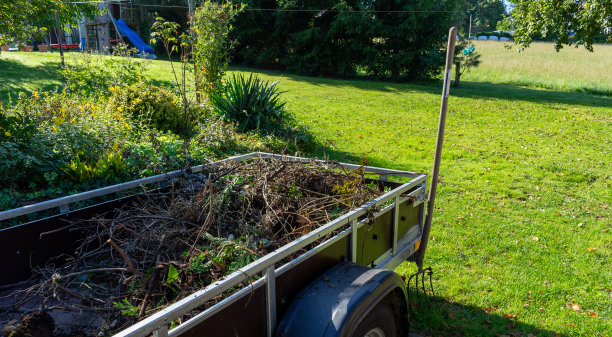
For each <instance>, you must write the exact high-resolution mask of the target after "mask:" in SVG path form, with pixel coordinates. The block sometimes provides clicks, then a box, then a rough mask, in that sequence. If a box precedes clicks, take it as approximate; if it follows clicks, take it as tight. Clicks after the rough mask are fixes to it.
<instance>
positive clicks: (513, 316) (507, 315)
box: [504, 314, 516, 318]
mask: <svg viewBox="0 0 612 337" xmlns="http://www.w3.org/2000/svg"><path fill="white" fill-rule="evenodd" d="M504 317H506V318H516V314H505V315H504Z"/></svg>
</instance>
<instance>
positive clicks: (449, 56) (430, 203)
mask: <svg viewBox="0 0 612 337" xmlns="http://www.w3.org/2000/svg"><path fill="white" fill-rule="evenodd" d="M456 39H457V28H455V27H452V28H451V29H450V30H449V32H448V45H447V47H446V48H447V49H446V68H445V70H444V85H443V86H442V103H441V105H440V120H439V122H438V138H437V140H436V153H435V156H434V164H433V169H432V172H431V188H430V190H429V198H428V200H427V216H426V218H425V225H424V226H423V234H422V236H421V246H420V248H419V251H418V254H417V258H416V263H417V266H418V267H419V270H421V269H422V268H423V259H424V258H425V251H426V250H427V242H428V241H429V232H430V231H431V219H432V217H433V211H434V204H435V201H436V189H437V186H438V172H439V171H440V158H441V157H442V143H443V142H444V126H445V125H446V108H447V106H448V91H449V89H450V77H451V70H452V68H453V58H454V56H455V42H456Z"/></svg>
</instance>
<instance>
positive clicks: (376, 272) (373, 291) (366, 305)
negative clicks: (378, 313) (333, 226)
mask: <svg viewBox="0 0 612 337" xmlns="http://www.w3.org/2000/svg"><path fill="white" fill-rule="evenodd" d="M383 300H385V301H388V304H389V305H391V306H392V309H393V312H394V316H395V323H396V324H395V326H396V329H399V330H398V336H400V335H407V332H408V328H407V326H408V315H407V312H406V308H407V293H406V286H405V283H404V281H403V280H402V278H401V277H400V276H399V275H398V274H396V273H394V272H392V271H389V270H384V269H375V268H368V267H364V266H360V265H357V264H354V263H351V262H344V263H341V264H339V265H336V266H334V267H333V268H331V269H330V270H328V271H327V272H325V273H324V274H323V275H321V276H320V277H319V278H317V279H316V280H314V281H313V282H312V283H310V284H309V285H308V286H307V287H306V288H304V289H303V290H302V291H300V293H299V294H298V295H297V296H296V297H295V299H294V300H293V302H292V303H291V304H290V306H289V307H288V308H287V311H286V313H285V314H284V316H283V318H282V320H281V322H280V324H279V325H278V326H277V328H276V333H275V336H276V337H289V336H291V337H302V336H303V337H315V336H317V337H318V336H321V337H323V336H325V337H336V336H338V337H341V336H342V337H351V336H352V335H353V333H354V332H355V329H356V328H357V326H358V325H359V323H360V322H361V321H362V320H363V319H364V318H365V317H366V316H367V315H368V313H370V311H372V309H374V308H375V307H376V305H377V304H379V303H380V302H381V301H383Z"/></svg>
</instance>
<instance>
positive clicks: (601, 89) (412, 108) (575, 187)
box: [0, 42, 612, 336]
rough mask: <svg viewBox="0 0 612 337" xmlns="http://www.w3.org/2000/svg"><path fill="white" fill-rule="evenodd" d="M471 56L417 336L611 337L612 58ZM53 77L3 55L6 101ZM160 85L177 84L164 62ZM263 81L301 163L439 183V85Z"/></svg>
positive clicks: (452, 103)
mask: <svg viewBox="0 0 612 337" xmlns="http://www.w3.org/2000/svg"><path fill="white" fill-rule="evenodd" d="M477 48H478V50H480V52H481V53H482V54H483V56H482V60H483V63H482V66H481V67H480V68H478V69H475V70H473V71H472V72H470V73H469V74H467V75H465V77H464V78H463V80H464V81H465V82H464V83H462V86H461V87H460V88H452V89H451V97H450V100H449V116H448V121H447V134H446V140H445V147H444V153H443V157H442V168H441V177H440V184H441V185H440V188H439V195H438V199H437V207H436V214H435V218H434V222H433V229H432V241H431V244H430V246H429V247H430V249H429V251H428V253H427V256H426V264H427V265H431V266H432V267H433V268H434V270H435V271H436V273H435V278H434V285H435V288H436V301H435V302H434V303H433V310H432V311H429V312H428V313H427V314H425V315H420V316H419V317H417V318H415V322H414V323H415V326H416V327H417V328H418V329H419V330H426V331H427V332H428V334H431V335H444V336H448V335H466V336H491V335H515V336H521V335H522V336H528V335H529V334H533V335H536V336H611V335H612V223H611V220H610V219H611V218H612V212H611V210H610V207H611V205H610V204H611V202H612V180H611V176H612V165H611V161H612V160H611V158H612V150H611V149H612V140H611V138H610V137H611V135H612V96H609V95H608V96H607V95H605V94H606V93H610V92H611V91H612V70H611V69H612V67H611V65H612V64H610V63H611V62H612V61H611V60H612V48H610V46H596V47H595V49H596V51H595V53H594V54H590V53H588V52H586V51H584V50H582V49H580V50H574V49H571V48H570V49H568V48H566V49H564V50H563V51H562V52H560V53H558V54H557V53H555V52H554V50H553V47H552V45H550V44H534V45H533V46H532V48H531V49H529V50H527V51H525V52H523V53H520V54H519V53H516V51H508V50H506V49H504V48H503V43H500V42H479V43H478V44H477ZM57 65H58V60H57V53H56V54H47V55H40V54H24V53H10V54H7V53H3V54H2V55H1V56H0V78H1V79H2V84H1V87H0V94H1V95H2V97H3V99H5V100H6V97H7V94H8V93H9V92H10V93H12V94H14V93H15V92H16V91H20V90H23V91H31V90H41V89H51V88H53V87H55V86H58V85H59V84H60V78H59V76H58V75H57V74H56V72H55V70H56V69H57ZM150 69H151V71H150V76H151V77H152V78H154V79H155V80H157V81H159V82H162V83H170V73H169V72H168V71H167V70H168V63H167V62H164V61H155V62H153V63H152V64H151V66H150ZM236 71H249V72H250V71H253V70H249V69H236ZM255 72H257V73H258V74H259V75H260V76H261V77H263V78H264V79H269V80H273V79H276V78H278V77H281V84H280V87H281V89H282V90H285V91H286V93H285V94H284V97H285V99H286V100H287V102H288V104H287V105H288V108H289V109H290V110H291V111H292V112H294V113H295V114H296V117H297V119H298V122H299V123H300V124H302V125H307V126H308V127H309V128H310V130H311V131H312V132H313V133H314V134H315V135H316V136H317V137H318V139H319V140H320V141H321V142H322V143H325V144H327V146H326V148H320V149H317V150H316V151H314V152H313V153H306V155H317V156H322V155H324V154H326V155H329V156H331V157H332V158H334V159H341V160H348V161H359V160H360V158H366V159H367V160H368V161H369V163H370V164H371V165H376V166H384V167H389V168H399V169H406V170H412V171H422V172H429V171H430V169H431V162H432V160H433V148H434V142H435V139H434V138H435V133H436V127H437V116H438V112H439V103H440V91H441V83H440V82H435V81H434V82H428V83H421V84H394V83H380V82H371V81H348V80H332V79H321V78H308V77H300V76H294V75H290V74H279V73H272V72H260V71H255ZM589 92H590V93H593V92H595V93H598V94H599V95H591V94H589ZM398 271H399V272H400V273H405V274H409V273H411V272H412V271H414V266H413V265H409V264H405V265H403V266H402V267H400V268H399V269H398Z"/></svg>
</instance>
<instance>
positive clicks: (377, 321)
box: [353, 303, 397, 337]
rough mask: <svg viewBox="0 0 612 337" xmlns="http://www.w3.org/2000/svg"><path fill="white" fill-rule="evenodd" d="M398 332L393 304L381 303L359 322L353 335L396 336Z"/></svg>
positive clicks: (365, 336) (363, 336)
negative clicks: (392, 308)
mask: <svg viewBox="0 0 612 337" xmlns="http://www.w3.org/2000/svg"><path fill="white" fill-rule="evenodd" d="M396 332H397V330H396V328H395V317H394V316H393V311H392V310H391V306H390V305H388V304H387V303H380V304H378V305H377V306H376V307H374V309H372V311H371V312H370V313H369V314H368V316H366V318H365V319H364V320H363V321H361V323H359V325H358V326H357V329H356V330H355V333H354V334H353V337H396Z"/></svg>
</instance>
